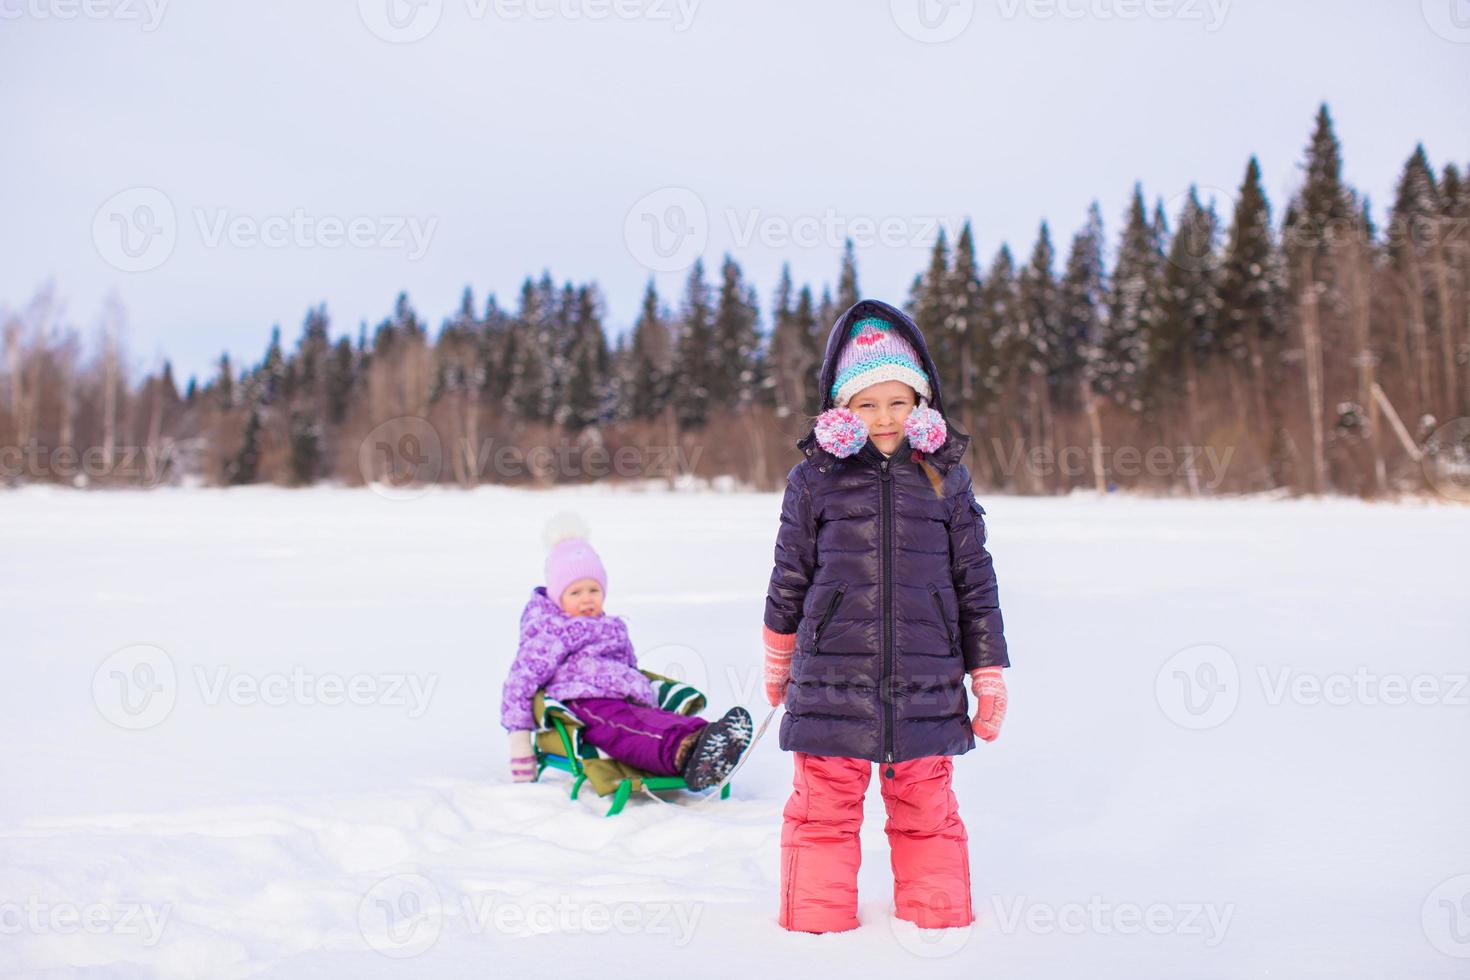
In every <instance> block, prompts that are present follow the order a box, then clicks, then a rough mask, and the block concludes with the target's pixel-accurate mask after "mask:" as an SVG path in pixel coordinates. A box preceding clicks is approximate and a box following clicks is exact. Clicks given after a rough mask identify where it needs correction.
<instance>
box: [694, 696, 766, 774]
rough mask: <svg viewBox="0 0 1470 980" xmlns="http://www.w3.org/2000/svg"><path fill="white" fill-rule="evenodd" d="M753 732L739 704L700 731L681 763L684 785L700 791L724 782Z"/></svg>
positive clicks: (748, 742) (746, 713)
mask: <svg viewBox="0 0 1470 980" xmlns="http://www.w3.org/2000/svg"><path fill="white" fill-rule="evenodd" d="M754 730H755V726H754V725H752V724H751V721H750V712H749V711H746V710H745V709H744V708H742V707H739V706H738V705H737V706H736V707H734V708H731V709H730V710H729V711H727V712H725V716H724V717H723V718H720V719H719V720H718V721H712V722H710V723H709V724H708V725H705V726H704V727H703V728H701V729H700V730H699V733H698V735H697V736H696V739H695V742H694V748H692V749H691V750H690V751H689V758H688V760H687V761H686V762H685V763H684V771H683V773H682V774H681V775H683V777H684V783H685V784H686V785H687V786H688V787H689V788H690V789H693V790H701V789H709V788H710V787H711V786H714V785H715V784H716V783H718V782H719V781H720V780H722V779H724V778H725V776H727V775H728V774H729V772H730V770H731V769H734V768H735V764H736V763H737V762H739V761H740V757H741V756H742V755H744V754H745V750H746V749H747V748H749V747H750V738H751V735H752V734H753V733H754Z"/></svg>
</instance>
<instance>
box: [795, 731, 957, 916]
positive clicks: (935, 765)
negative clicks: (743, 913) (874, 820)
mask: <svg viewBox="0 0 1470 980" xmlns="http://www.w3.org/2000/svg"><path fill="white" fill-rule="evenodd" d="M792 756H793V757H794V758H795V761H796V775H795V778H794V779H793V788H792V791H791V797H790V798H789V799H788V800H787V801H786V809H785V811H784V816H785V821H784V823H783V825H782V827H781V917H780V923H781V925H782V926H783V927H784V928H786V929H790V930H792V931H793V932H841V931H843V930H846V929H855V928H857V926H858V919H857V873H858V865H859V864H860V863H861V862H862V853H861V850H860V849H859V846H858V830H859V829H860V828H861V827H862V823H863V795H864V793H865V792H866V791H867V788H868V781H869V779H870V778H871V777H872V771H873V765H874V763H872V762H869V761H867V760H866V759H846V758H841V757H838V756H825V755H807V754H806V753H804V752H793V753H792ZM892 765H893V777H892V778H891V779H890V778H889V777H888V776H887V775H886V773H887V771H888V768H889V766H888V763H878V769H879V779H880V780H881V784H880V785H881V788H882V791H883V805H884V807H885V808H886V809H887V811H888V821H887V823H885V824H884V825H883V829H884V831H885V832H886V833H887V834H888V844H889V848H890V850H891V851H892V858H893V905H894V912H895V914H896V915H897V916H898V917H899V918H900V919H907V920H908V921H910V922H913V923H915V924H917V925H918V926H920V927H922V928H925V929H939V928H946V927H950V926H964V925H969V924H970V923H971V922H974V921H975V912H974V907H973V906H972V904H971V902H970V845H969V837H968V836H967V835H966V833H965V825H964V823H963V822H962V821H961V820H960V814H959V808H958V805H957V803H956V800H955V795H954V791H953V790H952V789H951V788H950V777H951V775H952V774H953V772H954V759H953V758H951V757H950V756H926V757H924V758H921V759H911V760H909V761H908V762H895V763H893V764H892Z"/></svg>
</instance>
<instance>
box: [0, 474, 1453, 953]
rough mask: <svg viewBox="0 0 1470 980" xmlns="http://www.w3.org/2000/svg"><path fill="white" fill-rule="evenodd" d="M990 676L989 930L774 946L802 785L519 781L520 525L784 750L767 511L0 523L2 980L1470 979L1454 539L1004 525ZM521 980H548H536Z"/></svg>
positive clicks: (985, 886) (351, 512)
mask: <svg viewBox="0 0 1470 980" xmlns="http://www.w3.org/2000/svg"><path fill="white" fill-rule="evenodd" d="M982 499H983V502H984V503H985V504H986V507H987V509H988V511H989V519H990V527H991V547H992V550H993V552H994V554H995V558H996V568H997V572H998V575H999V579H1000V585H1001V598H1002V605H1003V608H1004V610H1005V614H1006V622H1007V632H1008V635H1009V637H1010V642H1011V649H1012V657H1013V661H1014V664H1015V666H1014V668H1013V669H1012V670H1011V671H1010V672H1009V673H1008V675H1007V678H1008V682H1009V685H1010V692H1011V698H1010V714H1009V716H1008V718H1007V722H1006V728H1005V732H1004V734H1003V735H1002V737H1001V739H1000V741H999V742H997V743H995V744H993V745H984V744H982V745H980V746H979V747H977V749H976V750H975V751H974V752H972V753H970V754H968V755H966V756H964V757H963V758H962V759H960V760H959V761H958V762H957V765H956V769H955V773H956V792H957V794H958V796H959V799H960V805H961V809H962V813H963V816H964V818H965V822H966V824H967V826H968V828H969V832H970V843H971V853H972V866H973V876H974V889H975V903H976V909H977V912H978V914H979V916H980V921H979V922H978V923H977V924H976V925H975V926H974V927H973V928H971V929H967V930H948V931H937V932H928V933H926V932H921V931H919V930H916V929H913V928H911V927H909V926H908V925H907V924H905V923H898V922H895V921H893V920H892V919H891V917H890V915H889V905H890V900H891V897H890V889H891V877H890V872H889V868H888V853H887V850H888V849H887V844H886V841H885V839H884V836H883V831H882V823H883V809H882V802H881V800H880V798H879V797H878V795H877V781H876V779H875V780H874V783H873V786H872V787H871V791H870V796H869V799H868V820H867V824H866V826H865V828H864V831H863V847H864V854H865V855H866V860H865V862H864V865H863V869H862V874H861V879H860V888H861V894H862V909H861V917H862V919H863V926H862V928H861V929H859V930H857V931H856V932H852V933H847V934H842V935H830V936H805V935H792V934H789V933H786V932H784V931H783V930H781V929H780V928H779V927H778V926H777V925H776V922H775V916H776V907H777V896H776V881H777V874H778V854H779V835H780V826H781V807H782V804H783V802H784V800H785V796H786V793H787V790H788V788H789V779H790V776H789V771H790V766H789V759H788V758H787V757H786V756H785V755H784V754H783V753H782V752H780V751H779V750H778V748H777V746H776V738H775V732H774V725H773V728H772V731H771V732H770V733H769V734H768V735H767V737H766V739H765V741H763V742H762V744H761V745H760V746H759V747H758V749H757V750H756V753H755V755H754V757H753V758H752V759H751V761H750V763H749V765H747V766H746V768H745V769H744V770H743V771H742V772H741V773H740V775H739V776H738V777H737V779H736V786H735V793H734V796H733V798H732V799H731V800H729V801H727V802H717V801H712V802H703V801H696V800H695V798H693V797H690V796H687V795H686V796H683V797H677V798H673V799H674V802H675V803H676V804H677V805H676V806H669V805H664V804H660V803H657V802H654V801H653V800H648V799H643V800H634V801H633V802H632V803H631V804H630V805H629V807H628V809H627V810H626V811H625V812H624V813H623V814H622V815H620V816H618V817H615V818H612V819H604V817H603V816H602V812H603V810H604V809H605V805H606V804H605V802H604V801H599V800H597V798H596V797H595V796H593V795H592V794H591V793H590V792H589V793H587V794H586V798H585V799H583V800H581V801H577V802H572V801H569V800H568V799H567V796H566V791H567V785H568V784H567V781H566V779H565V777H564V776H563V775H562V774H559V773H554V772H549V773H548V774H547V775H546V776H545V777H544V779H543V782H542V783H540V784H536V785H512V784H510V783H509V782H508V781H507V778H506V776H505V772H504V769H505V761H506V759H505V757H506V746H505V738H504V736H503V733H502V731H501V729H500V726H499V720H498V704H499V690H500V683H501V680H502V678H503V676H504V672H505V669H506V666H507V664H508V663H509V660H510V658H511V655H512V653H513V644H514V639H515V635H516V622H517V618H518V615H519V613H520V610H521V607H522V605H523V604H524V601H525V599H526V597H527V595H528V594H529V592H530V589H531V587H532V586H534V585H536V584H538V582H539V580H540V563H541V557H542V553H541V546H540V542H539V535H540V530H541V527H542V524H543V523H544V521H545V520H546V518H547V517H549V516H550V515H551V514H553V513H554V512H556V511H558V510H561V509H564V508H568V507H571V508H575V509H577V510H579V511H581V512H582V513H583V514H584V515H585V516H586V518H587V519H588V521H589V523H590V524H591V526H592V529H593V540H594V543H595V544H596V545H597V546H598V547H599V549H600V551H601V553H602V555H603V557H604V560H605V562H606V565H607V567H608V570H609V575H610V582H609V594H608V611H609V612H611V613H614V614H618V615H622V616H625V617H626V618H627V620H628V623H629V628H630V630H631V633H632V636H633V639H634V642H635V643H636V644H637V646H638V648H639V650H640V654H641V656H642V658H643V661H644V663H645V664H646V665H647V666H650V667H653V668H656V669H659V668H662V669H669V670H676V671H680V672H682V673H683V674H684V675H685V676H686V677H688V678H689V679H690V680H692V681H693V682H695V683H696V684H699V685H700V686H702V687H703V688H704V689H705V690H706V691H707V692H708V693H709V695H710V699H711V702H712V704H711V707H712V709H715V710H716V711H723V709H724V708H725V707H727V706H728V705H729V704H731V703H732V702H742V703H745V704H747V705H748V706H750V707H751V708H752V709H753V711H754V712H755V714H756V716H757V719H759V718H761V717H763V716H764V714H765V709H764V708H763V707H761V704H762V701H761V698H760V697H759V693H758V692H759V672H758V668H757V663H758V659H759V647H758V642H757V639H758V629H759V621H760V618H761V612H762V606H763V597H764V588H765V583H766V578H767V575H768V574H769V571H770V563H771V548H772V542H773V539H774V534H775V530H776V516H777V513H778V508H779V498H778V497H777V496H775V495H770V494H741V493H730V494H720V493H698V494H694V493H688V494H667V493H662V492H656V493H634V492H627V491H609V490H605V489H596V490H565V491H556V492H550V493H531V492H522V491H508V490H501V489H494V488H486V489H482V490H479V491H476V492H470V493H464V492H457V491H443V492H433V493H429V494H426V495H423V496H421V497H418V498H416V499H411V500H391V499H385V498H384V497H383V496H380V495H378V494H375V493H373V492H371V491H368V490H356V491H352V490H342V489H321V490H307V491H282V490H273V489H246V490H230V491H217V490H197V491H155V492H148V493H101V492H99V493H75V492H62V491H49V490H45V489H26V490H23V491H18V492H13V493H8V494H4V495H0V557H3V563H0V609H3V614H4V616H3V627H0V637H3V641H0V642H3V665H4V678H3V680H4V682H3V684H0V746H3V754H0V779H3V782H0V787H3V788H0V933H3V934H0V971H16V972H24V973H27V974H33V973H44V972H45V971H54V972H53V973H47V974H46V975H55V976H69V975H78V974H86V973H88V972H89V971H96V972H98V973H99V974H106V975H109V976H154V975H163V976H180V977H184V976H211V977H228V976H247V975H258V976H278V977H279V976H302V975H351V976H362V977H374V976H390V975H413V976H451V975H456V976H457V975H470V971H472V970H473V971H476V974H477V975H495V976H523V977H524V976H532V975H537V974H539V973H543V972H544V971H546V970H554V971H556V972H558V973H561V972H565V973H566V974H567V975H571V976H634V975H654V976H662V975H669V974H672V973H675V972H677V973H678V974H679V975H681V976H690V975H704V974H708V975H712V976H732V977H733V976H740V977H748V976H783V975H786V973H787V972H788V971H787V970H786V969H783V968H787V967H789V966H790V964H791V963H792V962H793V961H795V960H798V959H801V960H808V961H811V962H815V961H814V960H810V958H812V957H821V963H822V964H823V972H829V971H830V972H832V973H834V974H835V975H846V976H864V977H866V976H891V975H902V972H901V971H912V972H913V973H914V974H915V975H918V974H920V973H922V975H924V976H926V977H930V976H964V977H975V976H980V975H984V976H996V977H1022V976H1024V977H1066V978H1068V980H1072V978H1076V977H1078V976H1088V977H1111V976H1117V977H1125V976H1126V977H1135V976H1170V977H1258V976H1266V975H1270V976H1279V977H1293V978H1295V977H1309V976H1320V977H1328V976H1330V977H1374V978H1379V977H1389V976H1394V977H1399V976H1402V977H1410V976H1412V977H1446V978H1448V977H1464V976H1466V975H1467V974H1470V833H1467V827H1470V779H1467V772H1470V770H1467V766H1466V762H1465V755H1466V749H1467V746H1470V688H1467V686H1466V683H1465V677H1466V675H1467V673H1470V603H1467V601H1466V594H1465V583H1466V574H1465V572H1466V559H1467V555H1470V507H1464V506H1453V505H1442V504H1434V503H1426V504H1402V505H1376V506H1375V505H1368V504H1363V503H1358V502H1355V501H1340V500H1329V501H1277V502H1271V501H1245V500H1242V501H1209V502H1192V501H1183V500H1180V501H1161V500H1145V499H1138V498H1126V497H1109V498H1097V497H1092V496H1076V497H1072V498H1068V499H1018V498H1004V497H992V498H982ZM533 971H534V972H533Z"/></svg>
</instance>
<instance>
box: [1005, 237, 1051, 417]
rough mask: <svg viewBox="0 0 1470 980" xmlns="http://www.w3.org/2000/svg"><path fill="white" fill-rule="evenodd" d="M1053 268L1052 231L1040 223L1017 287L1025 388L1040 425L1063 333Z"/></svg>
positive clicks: (1047, 405) (1046, 409)
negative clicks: (1047, 383) (1054, 355)
mask: <svg viewBox="0 0 1470 980" xmlns="http://www.w3.org/2000/svg"><path fill="white" fill-rule="evenodd" d="M1055 265H1056V250H1055V249H1053V248H1052V244H1051V230H1050V229H1049V228H1048V227H1047V224H1046V222H1045V221H1043V222H1042V223H1041V228H1040V230H1039V231H1038V232H1037V235H1036V245H1035V246H1034V247H1033V248H1032V250H1031V258H1030V260H1029V261H1028V262H1027V263H1026V266H1025V268H1023V269H1022V270H1021V274H1020V276H1019V280H1018V282H1017V287H1016V300H1017V305H1018V311H1019V316H1018V323H1019V329H1020V337H1019V341H1020V347H1019V352H1020V355H1021V356H1022V357H1023V358H1024V364H1023V365H1022V366H1021V370H1022V373H1023V375H1024V377H1025V379H1026V380H1025V382H1024V386H1025V387H1026V390H1027V391H1028V393H1030V396H1031V405H1030V408H1031V411H1032V412H1038V411H1039V412H1042V413H1043V415H1044V416H1045V418H1043V419H1042V420H1041V421H1043V422H1049V416H1050V409H1051V391H1050V389H1049V387H1048V386H1047V385H1046V384H1045V383H1044V382H1046V381H1047V379H1048V377H1049V375H1050V374H1051V362H1052V353H1053V350H1054V348H1055V347H1056V346H1058V345H1059V344H1060V343H1061V333H1062V305H1061V294H1060V291H1059V288H1058V286H1057V281H1056V273H1055Z"/></svg>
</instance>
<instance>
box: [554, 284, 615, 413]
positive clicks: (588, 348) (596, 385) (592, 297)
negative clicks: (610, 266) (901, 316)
mask: <svg viewBox="0 0 1470 980" xmlns="http://www.w3.org/2000/svg"><path fill="white" fill-rule="evenodd" d="M572 302H573V306H574V309H573V312H572V335H573V341H572V352H571V356H570V357H569V359H568V360H569V362H570V363H569V368H568V370H569V373H568V376H567V387H566V419H565V422H564V424H566V425H567V426H568V427H570V428H572V429H573V430H579V429H583V428H586V427H587V426H590V425H596V424H597V423H598V422H600V421H601V420H602V419H603V418H604V417H605V413H607V412H608V411H609V410H610V406H609V404H608V366H609V365H608V349H607V335H606V334H605V333H604V332H603V329H602V310H601V303H600V301H599V297H598V295H597V291H596V289H595V288H594V287H592V286H582V287H580V288H579V289H577V291H576V292H575V294H574V299H573V300H572Z"/></svg>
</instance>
